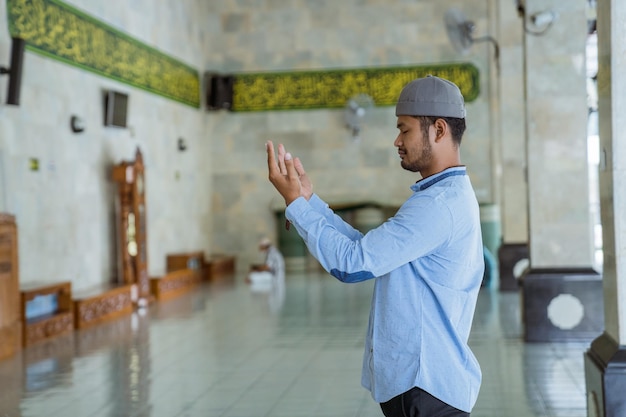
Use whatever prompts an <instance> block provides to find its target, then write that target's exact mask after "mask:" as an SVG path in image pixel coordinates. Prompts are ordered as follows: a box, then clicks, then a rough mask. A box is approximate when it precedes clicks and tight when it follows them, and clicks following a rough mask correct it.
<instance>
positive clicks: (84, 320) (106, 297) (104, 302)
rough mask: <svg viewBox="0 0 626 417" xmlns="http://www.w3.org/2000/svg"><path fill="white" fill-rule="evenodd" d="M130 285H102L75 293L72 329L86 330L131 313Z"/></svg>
mask: <svg viewBox="0 0 626 417" xmlns="http://www.w3.org/2000/svg"><path fill="white" fill-rule="evenodd" d="M132 287H133V286H132V285H131V284H122V285H120V284H102V285H97V286H94V287H91V288H88V289H85V290H82V291H78V292H75V293H74V295H73V297H72V298H73V300H74V327H75V328H77V329H82V328H86V327H89V326H93V325H96V324H100V323H104V322H107V321H109V320H114V319H117V318H119V317H122V316H125V315H128V314H131V313H132V312H133V309H134V307H133V300H132Z"/></svg>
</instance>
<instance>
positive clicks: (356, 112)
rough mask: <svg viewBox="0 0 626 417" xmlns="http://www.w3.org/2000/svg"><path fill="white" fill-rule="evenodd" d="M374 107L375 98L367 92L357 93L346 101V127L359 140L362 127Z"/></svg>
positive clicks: (344, 114)
mask: <svg viewBox="0 0 626 417" xmlns="http://www.w3.org/2000/svg"><path fill="white" fill-rule="evenodd" d="M372 107H374V99H373V98H372V97H370V96H369V95H367V94H363V93H361V94H356V95H354V96H352V97H350V99H349V100H348V101H347V102H346V107H345V109H344V113H343V116H344V121H345V123H346V127H347V128H348V129H350V131H351V132H352V138H353V139H354V140H359V134H360V132H361V127H362V126H363V123H364V122H365V118H366V116H367V114H368V113H369V111H370V109H371V108H372Z"/></svg>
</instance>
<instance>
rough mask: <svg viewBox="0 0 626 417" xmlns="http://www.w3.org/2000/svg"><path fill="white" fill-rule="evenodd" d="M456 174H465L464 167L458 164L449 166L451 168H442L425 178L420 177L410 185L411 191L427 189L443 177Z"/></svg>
mask: <svg viewBox="0 0 626 417" xmlns="http://www.w3.org/2000/svg"><path fill="white" fill-rule="evenodd" d="M456 175H467V169H466V167H465V166H458V167H451V168H447V169H444V170H443V171H441V172H438V173H436V174H433V175H431V176H429V177H426V178H422V179H421V180H419V181H417V182H416V183H415V184H413V185H412V186H411V189H412V190H413V191H422V190H425V189H427V188H428V187H430V186H431V185H435V184H437V183H438V182H439V181H441V180H443V179H445V178H448V177H453V176H456Z"/></svg>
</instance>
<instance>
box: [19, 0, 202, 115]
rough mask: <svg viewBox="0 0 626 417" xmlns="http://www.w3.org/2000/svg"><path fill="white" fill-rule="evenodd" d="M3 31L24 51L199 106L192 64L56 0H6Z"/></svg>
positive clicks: (196, 83) (197, 80)
mask: <svg viewBox="0 0 626 417" xmlns="http://www.w3.org/2000/svg"><path fill="white" fill-rule="evenodd" d="M7 12H8V13H7V15H8V21H9V31H10V33H11V36H12V37H19V38H22V39H24V40H25V41H26V48H27V49H28V50H30V51H33V52H36V53H39V54H42V55H45V56H48V57H51V58H53V59H57V60H59V61H62V62H65V63H67V64H70V65H74V66H77V67H80V68H83V69H85V70H88V71H92V72H94V73H97V74H100V75H103V76H105V77H109V78H112V79H115V80H117V81H120V82H123V83H126V84H129V85H132V86H134V87H138V88H141V89H144V90H146V91H149V92H151V93H155V94H159V95H161V96H164V97H167V98H169V99H172V100H175V101H178V102H181V103H184V104H187V105H190V106H193V107H200V77H199V73H198V71H197V70H195V69H193V68H191V67H190V66H188V65H186V64H184V63H182V62H180V61H178V60H176V59H175V58H172V57H170V56H168V55H166V54H164V53H163V52H160V51H158V50H157V49H155V48H153V47H150V46H148V45H146V44H144V43H142V42H139V41H138V40H135V39H133V38H132V37H130V36H128V35H127V34H125V33H123V32H121V31H119V30H117V29H115V28H113V27H111V26H108V25H106V24H105V23H103V22H100V21H98V20H97V19H95V18H94V17H92V16H89V15H88V14H86V13H84V12H82V11H80V10H78V9H76V8H74V7H72V6H70V5H68V4H65V3H63V2H61V1H58V0H7Z"/></svg>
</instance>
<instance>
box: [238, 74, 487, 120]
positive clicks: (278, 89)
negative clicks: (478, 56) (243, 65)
mask: <svg viewBox="0 0 626 417" xmlns="http://www.w3.org/2000/svg"><path fill="white" fill-rule="evenodd" d="M429 74H431V75H435V76H438V77H441V78H445V79H448V80H450V81H452V82H454V83H455V84H456V85H458V86H459V89H460V90H461V93H462V94H463V97H464V98H465V102H471V101H473V100H475V99H476V98H477V97H478V94H479V90H480V89H479V74H478V68H476V67H475V66H474V65H473V64H470V63H451V64H433V65H418V66H408V67H390V68H365V69H347V70H320V71H301V72H268V73H239V74H234V84H233V104H232V108H231V110H233V111H267V110H293V109H315V108H339V107H343V106H344V105H345V104H346V101H347V100H348V99H349V98H350V97H352V96H353V95H356V94H368V95H369V96H371V97H372V98H373V99H374V102H375V103H376V105H377V106H391V105H395V104H396V101H397V99H398V95H399V94H400V91H401V90H402V87H404V86H405V85H406V84H407V83H408V82H409V81H411V80H413V79H415V78H421V77H425V76H426V75H429Z"/></svg>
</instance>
